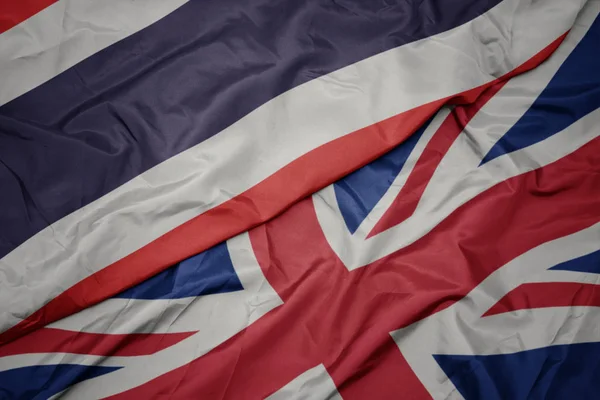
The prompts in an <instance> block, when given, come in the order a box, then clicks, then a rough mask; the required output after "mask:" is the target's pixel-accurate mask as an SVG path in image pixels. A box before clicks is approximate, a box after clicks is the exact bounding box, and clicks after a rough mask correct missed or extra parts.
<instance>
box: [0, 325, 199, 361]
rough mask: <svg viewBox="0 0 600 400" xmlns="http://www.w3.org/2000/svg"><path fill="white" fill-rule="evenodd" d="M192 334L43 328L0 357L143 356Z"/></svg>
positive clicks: (6, 348) (11, 345)
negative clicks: (121, 333) (93, 331)
mask: <svg viewBox="0 0 600 400" xmlns="http://www.w3.org/2000/svg"><path fill="white" fill-rule="evenodd" d="M194 333H195V332H181V333H160V334H145V333H134V334H124V335H107V334H100V333H87V332H74V331H67V330H63V329H54V328H43V329H38V330H37V331H35V332H32V333H30V334H29V335H26V336H23V337H21V338H19V339H17V340H15V341H13V342H11V343H8V344H6V345H3V346H0V357H5V356H12V355H17V354H31V353H73V354H91V355H98V356H124V357H127V356H143V355H148V354H154V353H156V352H157V351H160V350H163V349H166V348H167V347H171V346H173V345H174V344H176V343H179V342H180V341H182V340H183V339H186V338H188V337H189V336H191V335H193V334H194Z"/></svg>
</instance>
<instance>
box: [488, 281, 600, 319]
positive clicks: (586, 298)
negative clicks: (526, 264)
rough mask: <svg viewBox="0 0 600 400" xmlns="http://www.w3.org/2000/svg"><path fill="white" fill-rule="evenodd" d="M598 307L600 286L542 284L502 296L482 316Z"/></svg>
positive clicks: (599, 303)
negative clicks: (512, 312) (535, 309)
mask: <svg viewBox="0 0 600 400" xmlns="http://www.w3.org/2000/svg"><path fill="white" fill-rule="evenodd" d="M575 306H588V307H600V286H598V285H593V284H589V283H578V282H543V283H528V284H525V285H521V286H519V287H518V288H516V289H515V290H513V291H511V292H510V293H508V294H507V295H506V296H504V297H503V298H502V299H500V301H499V302H498V303H496V304H495V305H494V306H493V307H492V308H490V309H489V310H488V311H487V312H486V313H485V314H484V315H483V316H484V317H487V316H489V315H496V314H502V313H506V312H511V311H518V310H527V309H530V308H547V307H575Z"/></svg>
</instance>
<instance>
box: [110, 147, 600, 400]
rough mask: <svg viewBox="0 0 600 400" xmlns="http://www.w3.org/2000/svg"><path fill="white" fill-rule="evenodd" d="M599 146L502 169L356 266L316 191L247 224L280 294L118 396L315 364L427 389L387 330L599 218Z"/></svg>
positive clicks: (350, 395)
mask: <svg viewBox="0 0 600 400" xmlns="http://www.w3.org/2000/svg"><path fill="white" fill-rule="evenodd" d="M599 149H600V139H595V140H594V141H592V142H590V143H588V144H586V145H585V146H583V147H581V148H580V149H578V150H577V151H575V152H574V153H572V154H570V155H568V156H566V157H564V158H562V159H560V160H558V161H556V162H554V163H552V164H549V165H547V166H545V167H543V168H540V169H538V170H535V171H531V172H529V173H525V174H522V175H519V176H516V177H513V178H511V179H508V180H507V181H505V182H502V183H500V184H498V185H496V186H494V187H492V188H491V189H489V190H488V191H486V192H484V193H482V194H481V195H479V196H477V197H475V198H474V199H472V200H471V201H469V202H468V203H466V204H465V205H463V206H461V207H460V208H459V209H457V210H456V211H455V212H454V213H452V214H451V215H450V216H449V217H448V218H446V219H445V220H444V221H443V222H442V223H440V224H439V225H438V226H437V227H435V228H434V229H433V230H432V231H431V232H430V233H429V234H428V235H427V236H425V237H423V238H422V239H420V240H418V241H417V242H415V243H414V244H412V245H410V246H408V247H406V248H404V249H402V250H400V251H398V252H395V253H393V254H391V255H389V256H388V257H385V258H384V259H382V260H379V261H377V262H374V263H372V264H370V265H368V266H366V267H363V268H359V269H357V270H353V271H352V272H350V271H348V269H346V267H345V266H344V265H343V264H342V262H341V261H340V260H339V258H337V256H336V255H335V253H334V252H333V250H332V249H331V248H330V247H329V244H328V243H327V240H326V238H325V237H324V234H323V232H322V230H321V228H320V226H319V223H318V220H317V218H316V214H315V210H314V207H313V205H312V202H311V200H310V199H308V200H305V201H303V202H300V203H298V204H297V205H295V206H294V207H292V208H290V209H289V210H288V212H286V213H285V214H283V215H281V216H280V217H278V218H276V219H274V220H272V221H270V222H268V223H266V224H264V225H261V226H260V227H258V228H256V229H254V230H252V231H251V232H250V235H251V240H252V244H253V247H254V250H255V253H256V255H257V258H258V261H259V264H260V265H261V268H262V269H263V271H264V273H265V276H266V277H267V279H268V281H269V283H270V284H271V285H272V286H273V288H274V289H275V290H276V291H277V293H278V294H279V295H280V297H281V298H282V300H283V301H284V304H283V305H282V306H280V307H278V308H276V309H274V310H272V311H271V312H270V313H268V314H267V315H266V316H265V317H263V318H260V319H259V320H258V321H256V322H255V323H253V324H252V325H250V326H249V327H248V328H246V329H245V330H244V331H242V332H240V333H239V334H237V335H236V336H234V337H233V338H232V339H230V340H228V341H227V342H226V343H224V344H222V345H220V346H217V347H216V348H215V349H214V350H212V351H211V352H209V353H208V354H206V355H205V356H203V357H200V358H199V359H196V360H194V361H192V362H191V363H189V364H187V365H185V366H182V367H180V368H178V369H176V370H173V371H171V372H169V373H167V374H164V375H162V376H160V377H158V378H156V379H154V380H152V381H150V382H147V383H145V384H144V385H142V386H140V387H138V388H135V389H132V390H130V391H127V392H124V393H122V394H120V395H117V396H114V398H115V399H137V398H148V397H149V396H151V395H155V396H158V395H163V396H165V397H167V398H169V399H172V400H174V399H189V398H196V397H199V396H200V397H202V396H204V397H207V398H219V399H256V398H264V397H266V396H268V395H269V394H271V393H273V392H274V391H275V390H277V389H278V388H280V387H282V386H284V385H285V384H287V383H288V382H289V381H290V380H291V379H292V378H293V377H296V376H298V375H299V374H301V373H302V372H304V371H305V370H306V369H308V368H311V367H314V366H315V365H318V364H320V363H323V364H324V365H325V366H326V368H327V370H328V371H329V372H330V374H331V375H332V377H333V379H334V381H335V383H336V385H338V387H340V388H341V389H340V390H341V392H342V395H343V396H344V398H345V399H354V398H356V399H362V398H365V394H366V393H368V394H369V396H366V397H368V398H415V399H422V398H427V397H428V396H427V394H426V393H425V392H424V389H423V387H422V386H421V384H420V383H419V381H418V380H417V379H416V377H415V376H413V375H412V374H410V367H409V366H408V365H407V364H406V361H405V360H404V359H403V358H402V357H401V356H398V354H396V353H397V352H399V350H398V349H397V347H394V346H391V345H390V342H389V333H390V332H391V331H394V330H396V329H400V328H403V327H406V326H407V325H409V324H411V323H413V322H415V321H417V320H419V319H421V318H424V317H426V316H429V315H431V314H432V313H433V312H435V311H437V310H440V309H443V308H445V307H448V306H450V305H451V304H453V303H455V302H456V301H458V300H460V299H461V298H463V297H464V296H465V295H466V294H467V293H468V292H469V291H471V290H472V289H473V288H474V287H475V286H476V285H478V284H479V283H480V282H481V281H482V280H483V279H485V278H486V277H487V276H489V274H491V273H492V272H493V271H495V270H497V269H498V268H500V267H501V266H502V265H504V264H506V263H507V262H508V261H510V260H512V259H514V258H515V257H517V256H519V255H521V254H523V253H525V252H526V251H529V250H530V249H532V248H534V247H537V246H539V245H541V244H542V243H545V242H548V241H550V240H554V239H557V238H559V237H563V236H566V235H570V234H572V233H574V232H577V231H580V230H582V229H585V228H587V227H589V226H592V225H594V224H595V223H597V222H598V221H599V220H600V213H599V210H600V151H599ZM391 352H393V353H392V354H390V353H391ZM379 364H381V365H384V366H385V367H386V368H381V367H379ZM394 372H395V373H394ZM363 379H364V380H363ZM386 382H387V383H386ZM366 383H369V387H368V388H367V387H366ZM384 383H385V384H384ZM400 383H402V384H400ZM392 392H393V394H392Z"/></svg>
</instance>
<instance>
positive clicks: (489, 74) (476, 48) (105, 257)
mask: <svg viewBox="0 0 600 400" xmlns="http://www.w3.org/2000/svg"><path fill="white" fill-rule="evenodd" d="M583 2H584V1H583V0H579V1H568V2H565V1H563V0H546V1H544V2H522V1H519V0H505V1H503V2H502V3H500V4H499V5H498V6H496V7H495V8H493V9H492V10H490V11H489V12H487V13H486V14H484V15H482V16H481V17H479V18H477V19H475V20H473V21H471V22H469V23H467V24H465V25H462V26H460V27H458V28H455V29H453V30H451V31H448V32H445V33H442V34H439V35H436V36H434V37H431V38H428V39H424V40H421V41H418V42H415V43H411V44H408V45H406V46H402V47H400V48H397V49H393V50H390V51H387V52H385V53H382V54H379V55H376V56H374V57H371V58H369V59H366V60H363V61H361V62H358V63H356V64H354V65H351V66H348V67H346V68H343V69H341V70H338V71H336V72H334V73H332V74H329V75H327V76H323V77H321V78H318V79H315V80H312V81H310V82H308V83H306V84H303V85H301V86H299V87H297V88H295V89H293V90H291V91H289V92H287V93H285V94H283V95H281V96H279V97H277V98H275V99H273V100H272V101H270V102H268V103H266V104H264V105H263V106H261V107H260V108H258V109H257V110H255V111H254V112H252V113H251V114H249V115H247V116H246V117H244V118H242V119H241V120H239V121H238V122H237V123H235V124H233V125H232V126H230V127H229V128H227V129H225V130H224V131H223V132H221V133H220V134H218V135H216V136H214V137H212V138H211V139H208V140H207V141H205V142H203V143H201V144H199V145H197V146H195V147H193V148H191V149H189V150H187V151H185V152H183V153H181V154H179V155H177V156H175V157H173V158H171V159H169V160H167V161H165V162H163V163H162V164H160V165H158V166H156V167H155V168H153V169H151V170H149V171H147V172H145V173H144V174H142V175H140V176H138V177H136V178H134V179H132V180H131V181H129V182H127V183H126V184H124V185H123V186H121V187H119V188H117V189H116V190H114V191H113V192H111V193H109V194H107V195H106V196H104V197H102V198H101V199H99V200H97V201H95V202H93V203H91V204H89V205H88V206H86V207H83V208H82V209H80V210H78V211H76V212H74V213H72V214H70V215H69V216H67V217H65V218H63V219H61V220H60V221H58V222H56V223H54V224H52V225H51V226H50V227H48V228H46V229H44V230H43V231H41V232H40V233H38V234H37V235H35V236H34V237H33V238H31V239H29V240H28V241H27V242H25V243H23V244H22V245H21V246H19V247H18V248H17V249H15V250H14V251H13V252H11V253H10V254H8V255H7V256H5V257H4V258H3V259H2V260H1V261H0V273H2V274H4V275H5V276H9V277H15V278H14V280H11V281H8V282H7V281H3V282H2V283H1V286H0V304H2V310H1V311H0V331H3V330H6V329H7V328H9V327H11V326H13V325H15V324H17V323H18V322H20V321H21V319H23V318H25V317H27V316H28V315H29V314H30V313H32V312H33V311H34V310H36V309H38V308H39V307H40V306H42V305H43V304H45V303H46V302H48V301H49V300H50V299H51V298H53V297H55V296H57V295H58V294H59V293H61V292H62V291H63V290H65V289H67V288H68V287H70V286H72V285H73V284H75V283H77V282H79V281H80V280H81V279H83V278H85V277H87V276H89V275H91V274H93V273H94V272H96V271H99V270H101V269H102V268H104V267H106V266H107V265H109V264H111V263H113V262H115V261H117V260H119V259H121V258H123V257H124V256H126V255H128V254H130V253H132V252H134V251H136V250H138V249H140V248H141V247H142V246H144V245H146V244H148V243H149V242H151V241H152V240H154V239H156V238H158V237H159V236H161V235H162V234H164V233H166V232H168V231H170V230H172V229H173V228H175V227H177V226H179V225H181V224H182V223H184V222H186V221H188V220H190V219H191V218H194V217H196V216H197V215H199V214H201V213H203V212H205V211H206V210H209V209H211V208H213V207H215V206H217V205H219V204H221V203H223V202H224V201H227V200H228V199H230V198H231V197H233V196H235V195H237V194H239V193H242V192H243V191H245V190H247V189H248V188H249V187H252V186H253V185H256V184H257V183H259V182H260V181H262V180H264V179H265V178H266V177H268V176H270V175H271V174H273V173H275V172H276V171H277V170H279V169H280V168H282V167H283V166H285V165H287V164H289V163H290V162H292V161H293V160H295V159H297V158H298V157H300V156H301V155H303V154H306V153H307V152H309V151H311V150H313V149H315V148H316V147H318V146H320V145H322V144H324V143H327V142H329V141H331V140H334V139H336V138H339V137H341V136H344V135H346V134H348V133H349V132H352V131H355V130H357V129H360V128H363V127H365V126H369V125H371V124H373V123H375V122H378V121H381V120H383V119H385V118H388V117H391V116H393V115H396V114H398V113H401V112H403V111H407V110H409V109H412V108H414V107H417V106H419V105H422V104H424V103H428V102H431V101H434V100H437V99H440V98H444V97H446V96H450V95H453V94H456V93H460V92H463V91H465V90H468V89H471V88H473V87H476V86H479V85H481V84H483V83H486V82H489V81H491V80H492V79H494V77H496V76H499V75H502V74H504V73H506V72H508V71H510V70H512V69H513V68H514V67H516V66H517V65H519V64H521V63H523V62H524V61H526V60H528V59H530V58H531V57H532V56H533V55H534V54H536V53H538V52H539V51H540V50H541V49H543V48H544V47H546V46H547V45H548V44H549V43H551V42H552V41H553V40H554V39H555V38H557V37H558V36H560V35H561V34H562V33H564V32H565V31H566V30H567V29H568V28H569V27H570V26H571V25H572V23H573V21H574V18H575V17H576V14H577V13H578V11H579V10H580V8H581V7H582V4H583ZM440 60H443V62H440ZM206 228H207V231H209V230H210V227H206ZM23 282H27V284H26V285H24V284H23Z"/></svg>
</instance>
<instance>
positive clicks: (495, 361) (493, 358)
mask: <svg viewBox="0 0 600 400" xmlns="http://www.w3.org/2000/svg"><path fill="white" fill-rule="evenodd" d="M435 359H436V361H437V362H438V363H439V365H440V366H441V367H442V369H443V370H444V372H445V373H446V375H448V377H449V378H450V379H451V380H452V383H453V384H454V385H455V386H456V388H457V389H458V391H459V392H460V394H462V396H463V397H464V398H465V399H466V400H471V399H474V400H475V399H476V400H479V399H486V400H505V399H510V400H529V399H545V400H553V399H556V400H564V399H597V398H598V394H600V343H582V344H572V345H559V346H551V347H545V348H541V349H536V350H529V351H523V352H520V353H513V354H502V355H488V356H455V355H436V356H435Z"/></svg>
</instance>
